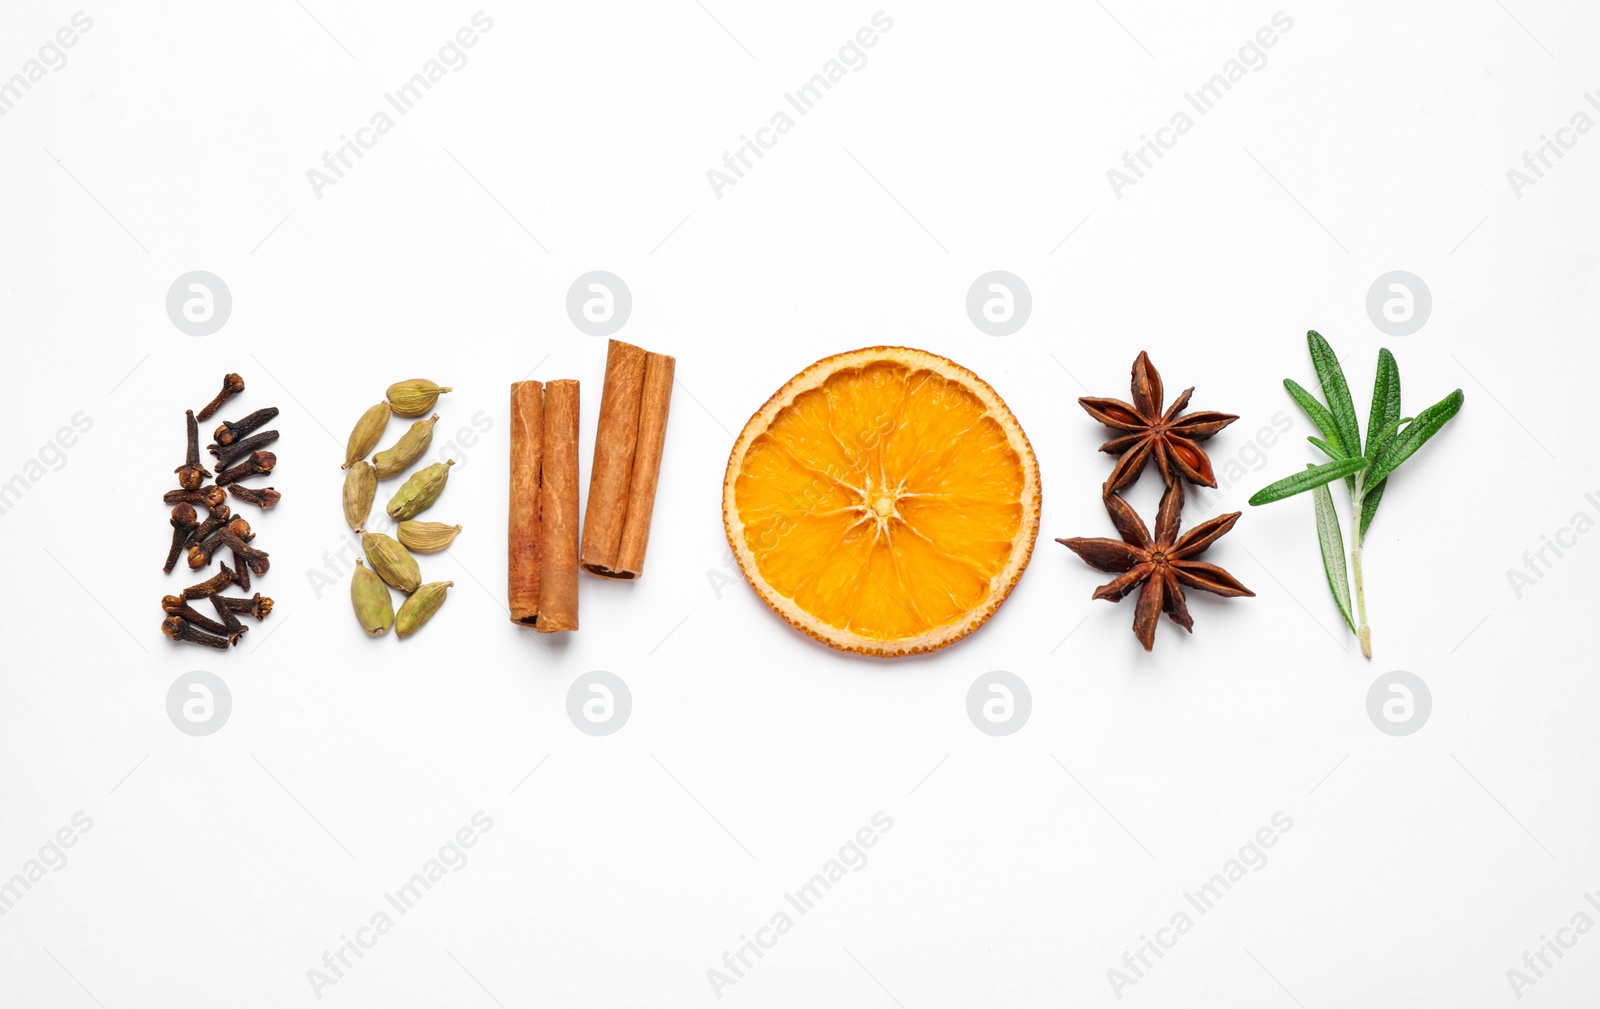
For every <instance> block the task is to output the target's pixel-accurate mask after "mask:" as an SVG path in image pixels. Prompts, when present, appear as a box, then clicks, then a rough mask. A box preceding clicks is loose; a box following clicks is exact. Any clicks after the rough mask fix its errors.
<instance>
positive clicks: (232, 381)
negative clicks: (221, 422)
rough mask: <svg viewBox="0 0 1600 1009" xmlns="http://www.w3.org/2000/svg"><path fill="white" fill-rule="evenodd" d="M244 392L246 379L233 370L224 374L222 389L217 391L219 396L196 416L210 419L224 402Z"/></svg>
mask: <svg viewBox="0 0 1600 1009" xmlns="http://www.w3.org/2000/svg"><path fill="white" fill-rule="evenodd" d="M241 392H244V379H242V378H240V377H239V376H238V375H236V374H234V373H233V372H229V373H228V374H226V375H224V376H222V391H221V392H219V393H217V398H216V399H213V400H212V401H211V402H209V403H207V404H206V405H205V407H204V409H202V410H201V411H200V413H199V415H198V416H197V417H196V418H195V419H196V420H210V419H211V417H212V415H213V414H215V413H216V412H217V411H218V410H220V409H222V404H224V403H226V402H227V401H228V400H230V399H232V398H233V397H235V396H237V395H238V394H239V393H241Z"/></svg>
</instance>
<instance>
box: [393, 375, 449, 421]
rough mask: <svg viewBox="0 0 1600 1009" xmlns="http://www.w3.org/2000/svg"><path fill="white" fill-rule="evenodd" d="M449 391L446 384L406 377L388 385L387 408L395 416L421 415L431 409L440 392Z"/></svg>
mask: <svg viewBox="0 0 1600 1009" xmlns="http://www.w3.org/2000/svg"><path fill="white" fill-rule="evenodd" d="M449 391H450V387H449V386H448V385H438V384H436V383H433V382H430V381H428V380H427V379H425V378H408V379H406V380H405V381H404V382H396V383H395V384H394V385H391V386H390V387H389V392H388V396H389V409H390V410H393V411H394V415H395V416H396V417H421V416H422V415H423V414H425V413H427V412H428V411H429V410H432V409H433V404H434V403H436V402H438V399H439V394H440V393H445V392H449Z"/></svg>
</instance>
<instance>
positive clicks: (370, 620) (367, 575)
mask: <svg viewBox="0 0 1600 1009" xmlns="http://www.w3.org/2000/svg"><path fill="white" fill-rule="evenodd" d="M350 605H352V606H354V607H355V611H356V619H357V620H359V621H361V629H362V630H364V631H366V632H367V633H368V634H370V635H372V636H373V637H377V636H378V635H380V634H383V633H384V632H386V631H388V629H389V628H391V627H393V626H394V602H393V601H392V600H390V598H389V586H387V585H385V584H383V579H381V578H379V577H378V576H377V575H375V574H373V573H372V572H371V571H370V570H368V569H367V566H366V565H364V564H362V563H361V558H359V557H357V558H356V573H355V575H354V577H352V578H351V579H350Z"/></svg>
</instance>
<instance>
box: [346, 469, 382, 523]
mask: <svg viewBox="0 0 1600 1009" xmlns="http://www.w3.org/2000/svg"><path fill="white" fill-rule="evenodd" d="M377 493H378V474H377V471H376V470H374V469H373V468H372V464H371V463H370V462H357V463H355V465H353V466H351V467H350V468H349V469H347V470H345V472H344V520H345V521H346V522H348V523H350V528H351V529H360V528H361V527H362V526H364V525H366V524H367V515H368V514H369V513H370V512H371V511H372V499H373V498H374V497H375V496H376V495H377Z"/></svg>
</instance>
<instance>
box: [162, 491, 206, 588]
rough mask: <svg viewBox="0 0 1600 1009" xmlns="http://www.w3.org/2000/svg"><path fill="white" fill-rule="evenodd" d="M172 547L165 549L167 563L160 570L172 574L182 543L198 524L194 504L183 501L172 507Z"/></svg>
mask: <svg viewBox="0 0 1600 1009" xmlns="http://www.w3.org/2000/svg"><path fill="white" fill-rule="evenodd" d="M171 521H172V549H170V550H168V551H167V565H166V567H164V568H162V569H161V570H162V571H164V572H166V573H167V574H169V575H170V574H172V569H173V568H174V567H176V566H177V564H178V554H179V553H181V552H182V551H183V544H184V543H185V542H186V541H187V540H188V539H189V534H190V533H192V532H194V531H195V529H197V528H198V527H199V525H200V516H199V515H197V514H195V510H194V505H192V504H189V503H187V502H184V503H182V504H177V505H173V507H172V520H171Z"/></svg>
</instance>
